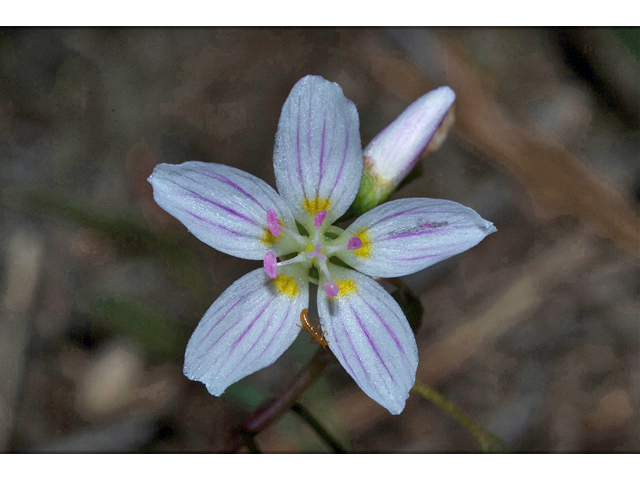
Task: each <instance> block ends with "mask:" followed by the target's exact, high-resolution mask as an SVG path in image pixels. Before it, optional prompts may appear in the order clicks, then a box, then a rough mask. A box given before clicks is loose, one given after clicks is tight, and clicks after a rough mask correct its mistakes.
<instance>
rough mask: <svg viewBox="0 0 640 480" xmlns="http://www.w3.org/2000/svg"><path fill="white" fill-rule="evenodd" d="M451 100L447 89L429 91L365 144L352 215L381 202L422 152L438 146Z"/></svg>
mask: <svg viewBox="0 0 640 480" xmlns="http://www.w3.org/2000/svg"><path fill="white" fill-rule="evenodd" d="M455 98H456V94H455V93H454V92H453V90H451V89H450V88H449V87H440V88H436V89H435V90H432V91H431V92H429V93H427V94H426V95H423V96H422V97H420V98H419V99H418V100H416V101H415V102H413V103H412V104H411V105H409V107H407V109H406V110H405V111H404V112H402V114H401V115H400V116H399V117H398V118H396V119H395V120H394V121H393V122H391V123H390V124H389V125H388V126H387V127H386V128H385V129H383V130H382V131H381V132H380V133H379V134H378V135H376V137H375V138H374V139H373V140H372V141H371V143H369V145H367V147H366V148H365V149H364V152H363V155H364V171H363V174H362V182H361V184H360V190H359V191H358V195H357V196H356V199H355V201H354V202H353V205H352V207H351V208H352V212H353V213H355V214H362V213H364V212H366V211H368V210H370V209H372V208H373V207H375V206H377V205H379V204H381V203H382V202H384V201H385V200H386V199H387V198H389V196H390V195H391V193H393V191H394V190H395V189H396V188H397V187H398V185H399V184H400V182H402V180H403V179H404V178H405V177H406V176H407V175H408V174H409V173H410V172H411V170H412V169H413V167H414V166H415V164H416V162H417V161H418V160H419V158H420V156H421V154H422V153H423V152H424V151H425V149H427V151H428V152H429V153H433V152H434V151H435V150H437V148H439V147H440V145H441V144H442V142H443V141H444V139H445V138H446V134H447V132H448V130H449V128H451V125H452V124H453V113H451V114H450V115H447V113H448V112H449V109H450V108H451V106H452V105H453V102H454V100H455ZM445 119H446V120H445ZM439 127H441V128H439ZM432 145H433V147H432Z"/></svg>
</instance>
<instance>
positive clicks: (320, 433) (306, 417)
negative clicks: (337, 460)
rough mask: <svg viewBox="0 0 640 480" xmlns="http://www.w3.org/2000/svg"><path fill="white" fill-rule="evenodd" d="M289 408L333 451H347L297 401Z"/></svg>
mask: <svg viewBox="0 0 640 480" xmlns="http://www.w3.org/2000/svg"><path fill="white" fill-rule="evenodd" d="M291 410H293V411H294V412H296V413H297V414H298V415H300V418H302V419H303V420H304V421H305V422H307V425H309V426H310V427H311V428H312V429H313V430H314V431H315V432H316V433H317V434H318V436H319V437H320V438H322V440H324V441H325V443H326V444H327V445H329V447H331V449H332V450H333V451H334V452H335V453H347V451H346V450H345V449H344V448H343V447H342V445H340V444H339V443H338V441H337V440H336V439H334V438H333V437H332V436H331V434H330V433H329V432H328V431H327V429H325V428H324V427H323V426H322V425H321V424H320V422H318V421H317V420H316V419H315V417H314V416H313V415H311V412H309V410H307V409H306V408H305V407H303V406H302V405H300V404H299V403H294V404H293V405H292V406H291Z"/></svg>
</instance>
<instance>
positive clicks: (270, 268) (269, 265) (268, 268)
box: [263, 210, 278, 278]
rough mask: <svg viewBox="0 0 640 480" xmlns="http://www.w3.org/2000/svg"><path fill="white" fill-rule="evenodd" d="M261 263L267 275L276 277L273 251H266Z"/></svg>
mask: <svg viewBox="0 0 640 480" xmlns="http://www.w3.org/2000/svg"><path fill="white" fill-rule="evenodd" d="M272 211H273V210H272ZM263 265H264V271H265V272H267V275H269V277H271V278H276V277H277V276H278V265H277V261H276V256H275V255H274V254H273V252H267V254H266V255H265V256H264V262H263Z"/></svg>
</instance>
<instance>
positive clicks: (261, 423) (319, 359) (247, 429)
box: [224, 348, 335, 452]
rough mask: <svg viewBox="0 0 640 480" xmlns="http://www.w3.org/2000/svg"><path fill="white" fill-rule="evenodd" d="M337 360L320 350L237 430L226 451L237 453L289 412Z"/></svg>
mask: <svg viewBox="0 0 640 480" xmlns="http://www.w3.org/2000/svg"><path fill="white" fill-rule="evenodd" d="M334 359H335V357H334V356H333V355H332V354H331V351H329V350H325V349H322V348H321V349H318V351H317V352H316V354H315V355H314V356H313V358H312V359H311V360H309V363H307V364H306V365H305V366H304V367H302V370H300V371H299V372H298V374H297V375H296V377H295V378H294V379H293V381H292V382H291V383H290V384H289V385H288V386H287V387H286V388H285V389H284V390H283V391H282V392H281V393H280V394H279V395H278V396H277V397H276V398H274V399H273V400H269V401H268V402H266V403H264V404H263V405H262V406H261V407H259V408H258V409H257V410H256V411H255V413H254V414H253V415H251V416H250V417H249V418H247V419H246V420H245V421H244V422H242V424H241V425H240V426H239V427H238V428H237V429H236V431H235V434H234V435H232V437H231V439H230V441H229V442H228V443H227V445H226V446H225V448H224V451H229V452H235V451H237V450H238V449H240V448H241V447H242V446H243V445H246V438H247V436H250V437H254V436H256V435H257V434H258V433H260V432H261V431H262V430H264V429H265V428H267V427H268V426H269V425H271V424H272V423H273V422H274V421H275V420H277V419H278V418H279V417H280V415H282V414H283V413H284V412H286V411H287V410H289V409H290V408H291V407H292V405H293V404H294V403H295V402H296V400H297V399H298V396H300V394H301V393H302V392H304V391H305V390H306V389H307V388H308V387H309V386H310V385H311V384H312V383H313V382H314V381H315V380H316V379H317V378H318V377H319V376H320V375H322V373H323V372H324V370H325V368H326V367H327V366H328V365H329V364H330V363H331V362H332V361H333V360H334Z"/></svg>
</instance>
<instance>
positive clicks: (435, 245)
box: [336, 198, 497, 277]
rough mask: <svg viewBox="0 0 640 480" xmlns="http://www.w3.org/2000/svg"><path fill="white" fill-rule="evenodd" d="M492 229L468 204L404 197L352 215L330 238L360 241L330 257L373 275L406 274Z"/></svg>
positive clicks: (471, 243) (462, 248)
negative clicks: (359, 244) (338, 233)
mask: <svg viewBox="0 0 640 480" xmlns="http://www.w3.org/2000/svg"><path fill="white" fill-rule="evenodd" d="M495 231H497V230H496V227H494V225H493V223H491V222H489V221H487V220H484V219H483V218H482V217H481V216H480V215H478V214H477V213H476V212H475V211H474V210H472V209H471V208H468V207H465V206H464V205H460V204H459V203H456V202H452V201H449V200H436V199H432V198H404V199H401V200H394V201H392V202H388V203H384V204H382V205H380V206H379V207H376V208H374V209H373V210H370V211H369V212H367V213H365V214H364V215H362V216H361V217H359V218H357V219H356V220H355V222H353V223H352V224H351V225H350V226H349V228H347V229H346V230H345V231H344V233H343V234H342V235H341V236H340V237H339V238H338V239H337V240H336V241H337V242H342V243H345V242H347V241H348V239H349V238H351V237H358V238H360V239H361V240H362V242H363V246H362V248H360V249H358V250H353V251H351V250H341V251H339V252H337V253H336V256H337V257H339V258H340V259H341V260H343V261H344V262H345V263H347V264H348V265H349V266H351V267H353V268H355V269H356V270H359V271H360V272H362V273H366V274H367V275H371V276H374V277H399V276H401V275H408V274H410V273H414V272H417V271H419V270H422V269H423V268H426V267H428V266H430V265H433V264H434V263H437V262H440V261H442V260H444V259H446V258H449V257H451V256H453V255H456V254H458V253H461V252H464V251H465V250H468V249H469V248H471V247H473V246H475V245H477V244H478V243H479V242H480V241H481V240H482V239H483V238H485V237H486V236H487V235H489V234H491V233H493V232H495Z"/></svg>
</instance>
